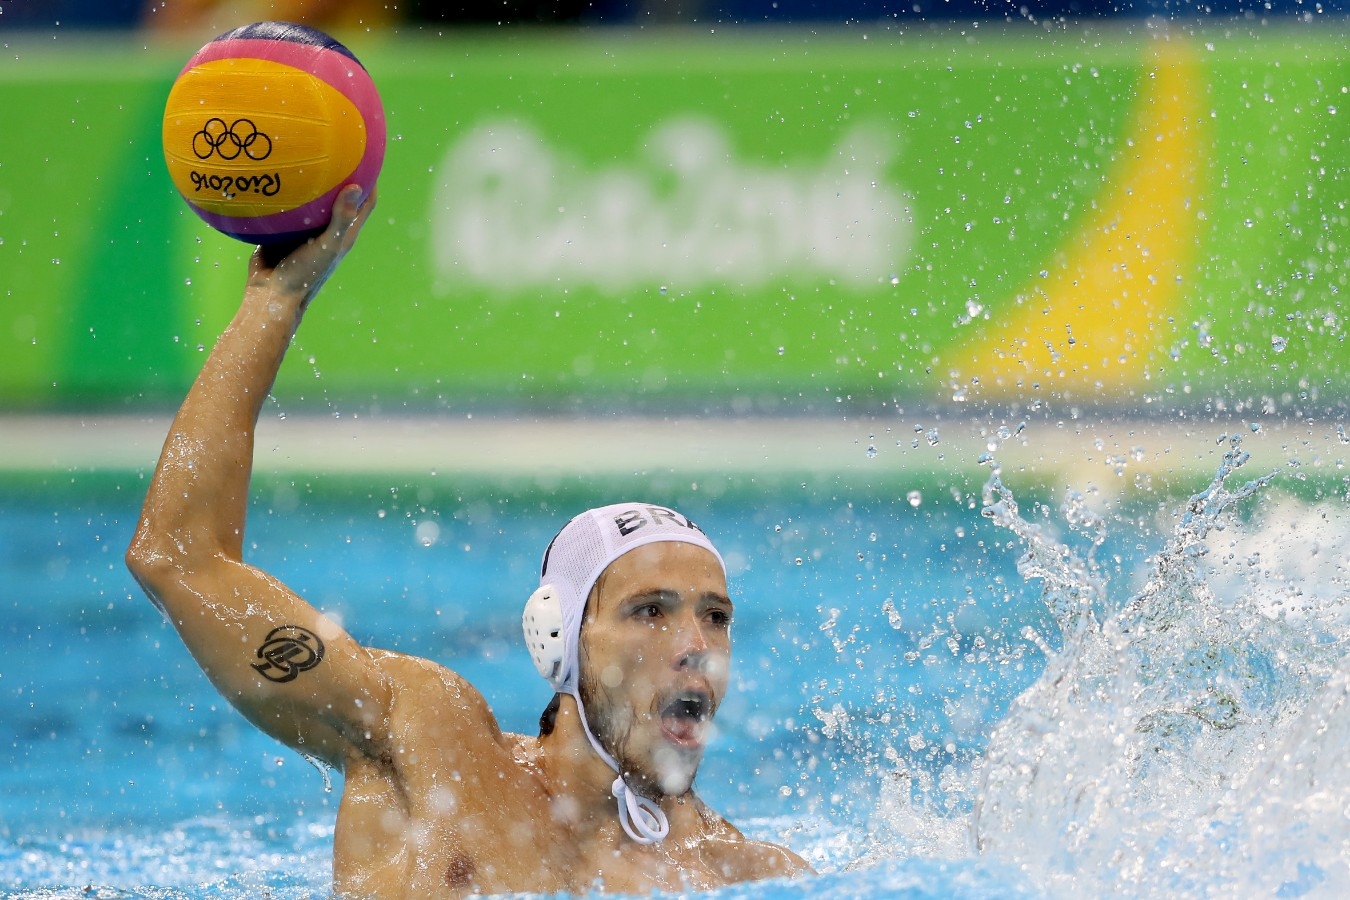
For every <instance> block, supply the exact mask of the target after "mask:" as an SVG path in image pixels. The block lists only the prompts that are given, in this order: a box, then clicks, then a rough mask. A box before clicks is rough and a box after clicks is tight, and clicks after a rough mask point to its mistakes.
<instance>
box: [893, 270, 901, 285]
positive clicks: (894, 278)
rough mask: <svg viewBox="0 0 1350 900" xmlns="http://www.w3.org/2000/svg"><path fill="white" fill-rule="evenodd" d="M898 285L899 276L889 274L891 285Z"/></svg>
mask: <svg viewBox="0 0 1350 900" xmlns="http://www.w3.org/2000/svg"><path fill="white" fill-rule="evenodd" d="M899 283H900V276H899V275H896V274H895V273H891V284H892V285H896V284H899Z"/></svg>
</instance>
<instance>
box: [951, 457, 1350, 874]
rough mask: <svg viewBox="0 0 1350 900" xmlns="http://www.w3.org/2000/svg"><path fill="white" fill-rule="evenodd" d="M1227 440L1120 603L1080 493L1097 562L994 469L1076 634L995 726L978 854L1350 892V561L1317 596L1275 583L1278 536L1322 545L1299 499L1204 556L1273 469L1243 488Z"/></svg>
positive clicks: (1295, 550) (1015, 528)
mask: <svg viewBox="0 0 1350 900" xmlns="http://www.w3.org/2000/svg"><path fill="white" fill-rule="evenodd" d="M1224 442H1225V443H1227V445H1228V446H1227V449H1226V451H1225V453H1224V456H1223V459H1222V461H1221V463H1220V464H1219V467H1218V470H1217V472H1216V474H1215V476H1214V478H1213V480H1212V481H1211V482H1210V484H1209V485H1208V486H1207V487H1206V488H1205V489H1204V490H1202V491H1200V492H1199V493H1197V494H1195V495H1193V496H1192V497H1191V498H1190V499H1189V500H1188V501H1187V502H1186V504H1185V506H1184V507H1183V509H1182V510H1181V511H1180V513H1179V514H1178V515H1177V516H1176V518H1177V522H1176V525H1175V527H1174V529H1173V531H1172V533H1171V535H1170V537H1169V538H1168V540H1167V541H1166V543H1165V545H1164V547H1163V549H1162V550H1161V551H1160V552H1159V553H1158V554H1157V556H1156V557H1154V559H1153V560H1152V563H1151V566H1150V568H1149V570H1148V572H1147V577H1146V578H1145V580H1144V582H1143V586H1142V587H1141V588H1140V589H1139V590H1138V591H1137V592H1136V593H1134V594H1133V596H1130V597H1128V599H1126V600H1125V601H1124V602H1123V603H1115V602H1113V601H1112V597H1111V594H1110V591H1109V590H1108V581H1107V579H1106V578H1105V576H1104V575H1103V574H1102V572H1101V570H1100V568H1099V566H1098V565H1097V563H1096V561H1095V559H1094V558H1093V554H1094V552H1095V550H1096V548H1097V547H1099V546H1100V545H1101V543H1102V540H1103V538H1104V534H1105V529H1104V526H1103V524H1102V523H1101V521H1100V520H1099V519H1097V518H1095V516H1093V515H1091V514H1090V512H1089V511H1088V510H1087V509H1086V506H1085V505H1084V504H1082V502H1081V499H1080V498H1074V497H1072V496H1071V497H1070V500H1069V501H1067V502H1066V504H1065V506H1064V508H1063V510H1062V511H1063V513H1064V517H1065V519H1066V521H1067V522H1068V524H1069V526H1070V528H1072V529H1074V530H1076V531H1080V532H1083V533H1085V534H1086V535H1087V536H1088V541H1089V550H1088V552H1087V553H1086V554H1085V555H1083V556H1080V555H1079V554H1077V553H1075V552H1074V551H1073V550H1071V549H1070V548H1069V547H1068V546H1066V545H1065V544H1063V543H1061V542H1060V541H1058V540H1056V539H1055V538H1054V537H1052V536H1051V535H1049V534H1048V533H1046V531H1045V530H1044V529H1043V528H1042V527H1040V526H1037V525H1034V524H1031V523H1028V522H1027V521H1026V520H1025V519H1023V518H1022V517H1021V515H1020V514H1019V512H1018V509H1017V505H1016V503H1015V501H1014V500H1013V498H1012V495H1011V493H1010V492H1009V491H1008V489H1007V488H1006V487H1005V486H1004V485H1003V483H1002V481H1001V479H1000V476H999V473H998V471H997V470H995V471H994V473H993V475H992V476H991V478H990V479H989V483H988V485H987V487H986V491H985V507H984V510H983V512H984V515H985V516H986V517H988V518H989V519H991V520H992V521H993V522H994V523H996V524H998V525H1000V526H1002V527H1005V528H1007V529H1009V530H1010V531H1011V532H1012V533H1013V534H1014V535H1016V536H1017V537H1018V538H1019V539H1020V540H1021V541H1022V543H1023V544H1024V545H1025V547H1026V552H1025V554H1024V556H1023V557H1022V559H1021V560H1020V561H1019V571H1020V572H1021V574H1022V575H1023V577H1024V578H1029V579H1037V580H1039V582H1040V584H1041V589H1042V599H1043V600H1044V602H1045V604H1046V607H1047V608H1048V609H1049V610H1050V612H1051V613H1052V615H1053V617H1054V620H1055V622H1056V624H1057V626H1058V628H1059V630H1060V635H1058V636H1057V637H1058V639H1059V640H1058V645H1059V649H1058V650H1053V649H1051V650H1049V652H1048V653H1047V663H1046V669H1045V672H1044V674H1043V675H1042V676H1041V678H1040V679H1039V680H1038V681H1037V682H1036V683H1035V684H1034V685H1033V686H1032V687H1031V688H1030V689H1028V690H1027V691H1025V692H1024V693H1023V694H1022V695H1021V696H1020V697H1018V698H1017V700H1016V701H1015V702H1014V704H1013V706H1012V708H1011V710H1010V711H1009V714H1008V715H1007V717H1006V718H1005V719H1004V720H1003V721H1002V722H1001V723H1000V724H999V725H998V726H997V728H995V730H994V731H993V733H992V735H991V738H990V743H989V747H988V750H987V752H986V754H985V756H984V759H983V760H982V762H981V763H980V765H979V767H978V768H979V769H980V772H979V777H980V784H979V787H978V790H977V799H976V803H975V809H974V813H973V817H972V827H973V830H974V835H975V840H976V843H977V846H978V847H979V848H980V850H981V851H983V852H984V853H985V854H987V855H990V856H992V857H993V858H997V859H1000V860H1002V861H1005V862H1008V863H1011V864H1013V865H1016V866H1017V867H1019V868H1020V869H1021V870H1022V871H1024V872H1026V873H1027V874H1028V875H1029V876H1030V877H1031V878H1032V879H1033V880H1034V881H1035V882H1037V883H1038V884H1040V885H1042V886H1043V887H1044V888H1045V889H1047V890H1048V891H1050V892H1052V893H1061V892H1069V891H1072V892H1075V893H1083V892H1086V893H1088V894H1089V895H1100V896H1107V895H1121V894H1130V895H1151V896H1163V895H1170V894H1177V893H1182V894H1187V895H1212V896H1243V895H1247V896H1258V895H1266V896H1270V895H1278V896H1320V895H1327V896H1330V895H1332V894H1334V893H1336V892H1337V891H1339V890H1340V889H1341V888H1343V887H1344V886H1345V885H1346V884H1350V825H1348V823H1347V818H1346V816H1347V812H1350V808H1348V807H1347V803H1346V800H1345V798H1346V797H1347V796H1350V668H1348V667H1347V666H1346V664H1345V663H1344V662H1343V661H1342V659H1343V657H1344V656H1345V646H1346V643H1347V640H1350V628H1348V627H1347V623H1346V616H1345V607H1346V602H1347V594H1346V591H1345V583H1346V582H1345V576H1344V570H1343V563H1342V562H1340V558H1341V556H1343V554H1339V553H1334V552H1333V553H1331V554H1324V556H1325V557H1326V558H1327V564H1328V565H1330V566H1332V567H1333V568H1335V572H1334V573H1332V574H1331V577H1322V578H1320V579H1310V583H1314V584H1323V585H1330V586H1331V589H1330V590H1327V591H1325V592H1323V593H1322V594H1321V595H1319V596H1304V595H1302V594H1301V593H1300V591H1299V590H1298V587H1297V584H1296V583H1294V581H1293V580H1291V579H1289V578H1287V577H1283V576H1280V577H1271V575H1272V573H1273V571H1274V569H1273V568H1271V567H1270V566H1263V565H1262V562H1261V560H1262V551H1261V549H1259V548H1260V547H1262V546H1264V548H1265V550H1266V551H1269V550H1271V549H1273V550H1274V551H1275V554H1276V556H1278V557H1281V558H1283V556H1284V555H1285V554H1290V555H1297V554H1303V555H1307V554H1309V553H1311V554H1312V556H1313V557H1316V556H1317V540H1316V539H1315V537H1314V539H1311V542H1310V537H1309V529H1308V527H1307V526H1308V522H1307V520H1308V516H1307V515H1306V508H1301V509H1302V510H1303V511H1302V514H1301V515H1300V514H1295V515H1294V516H1293V518H1292V519H1291V520H1289V521H1284V522H1281V521H1280V518H1281V515H1283V514H1281V513H1278V512H1277V513H1275V514H1273V515H1272V516H1271V517H1270V518H1271V519H1272V520H1274V522H1275V524H1274V525H1268V527H1267V528H1266V529H1265V530H1264V531H1259V532H1257V533H1256V534H1254V535H1247V536H1239V537H1237V538H1234V539H1233V540H1232V541H1231V542H1230V543H1229V546H1228V548H1227V549H1228V551H1229V552H1227V553H1226V554H1222V555H1220V559H1219V560H1218V561H1217V562H1214V561H1212V560H1207V557H1209V556H1210V555H1211V553H1212V550H1213V545H1214V544H1215V543H1216V541H1217V538H1218V536H1219V534H1220V533H1221V532H1223V531H1224V530H1225V529H1226V528H1227V527H1228V526H1229V525H1230V524H1232V523H1233V522H1234V521H1236V520H1237V518H1238V513H1239V505H1240V504H1242V502H1243V501H1245V500H1248V499H1249V498H1252V497H1253V496H1255V495H1257V494H1258V493H1259V492H1261V491H1262V490H1263V489H1264V488H1265V487H1266V486H1267V485H1268V484H1269V483H1270V481H1271V480H1272V479H1273V477H1274V475H1273V474H1272V475H1265V476H1261V477H1258V478H1255V479H1253V480H1250V481H1247V482H1245V483H1242V484H1240V485H1238V486H1235V482H1237V480H1238V479H1237V478H1236V473H1237V472H1238V470H1239V469H1241V467H1242V466H1243V465H1245V464H1246V463H1247V462H1248V459H1249V456H1248V454H1247V453H1246V452H1245V451H1244V450H1243V449H1242V447H1241V442H1240V439H1239V438H1238V437H1237V436H1227V435H1226V436H1225V437H1224ZM1285 518H1286V519H1289V517H1288V516H1285ZM1294 520H1299V521H1301V523H1302V525H1303V526H1304V527H1303V528H1302V530H1301V531H1300V529H1299V528H1298V527H1290V525H1291V522H1292V521H1294ZM1341 537H1343V536H1341ZM1330 543H1331V544H1332V546H1335V545H1336V544H1337V541H1336V540H1335V539H1334V538H1333V539H1332V541H1331V542H1330ZM1253 547H1257V548H1258V549H1255V550H1254V549H1253ZM1332 559H1334V560H1335V561H1332ZM1225 569H1226V570H1227V571H1225ZM1047 643H1048V644H1054V643H1056V641H1054V640H1051V641H1048V642H1047Z"/></svg>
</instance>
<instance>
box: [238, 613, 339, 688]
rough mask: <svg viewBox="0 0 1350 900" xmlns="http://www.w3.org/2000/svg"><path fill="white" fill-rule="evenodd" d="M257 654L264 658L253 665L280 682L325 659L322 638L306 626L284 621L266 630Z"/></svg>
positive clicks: (264, 674) (289, 679)
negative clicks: (265, 635)
mask: <svg viewBox="0 0 1350 900" xmlns="http://www.w3.org/2000/svg"><path fill="white" fill-rule="evenodd" d="M257 657H258V659H260V660H262V662H256V663H251V665H252V666H253V668H254V669H255V670H256V671H257V673H258V674H259V675H261V676H262V677H264V678H266V679H267V680H268V681H275V682H277V683H278V684H281V683H284V682H287V681H294V680H295V677H296V676H297V675H299V674H300V673H301V672H305V671H307V670H309V669H312V668H314V667H315V666H317V665H318V664H319V663H321V662H323V641H321V640H319V636H318V635H317V634H315V633H314V632H312V631H310V630H309V629H307V628H301V627H300V626H299V625H282V626H281V627H280V628H273V629H272V630H271V631H269V632H268V633H267V637H266V638H264V639H263V642H262V646H261V647H259V648H258V653H257Z"/></svg>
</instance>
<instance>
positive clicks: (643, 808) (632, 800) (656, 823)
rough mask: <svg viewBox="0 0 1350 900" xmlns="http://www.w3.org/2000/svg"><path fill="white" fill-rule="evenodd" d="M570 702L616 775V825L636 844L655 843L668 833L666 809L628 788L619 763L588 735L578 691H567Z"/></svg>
mask: <svg viewBox="0 0 1350 900" xmlns="http://www.w3.org/2000/svg"><path fill="white" fill-rule="evenodd" d="M568 693H569V694H571V695H572V699H574V700H576V701H577V713H578V714H579V715H580V716H581V730H582V731H583V732H585V733H586V739H587V740H588V741H590V742H591V747H592V748H593V749H594V750H595V752H596V753H597V754H599V756H600V758H601V759H603V760H604V761H605V763H606V764H607V765H608V766H609V767H610V768H611V769H613V770H614V772H615V773H616V774H617V775H618V776H619V777H617V778H615V779H614V784H612V785H610V788H609V792H610V793H611V794H612V795H613V796H614V799H615V800H617V801H618V803H619V824H620V825H622V826H623V830H624V831H625V832H627V834H628V836H629V837H630V838H632V839H633V840H635V841H637V842H638V843H639V844H654V843H656V842H657V841H659V840H661V839H662V838H664V837H665V836H666V835H667V834H669V833H670V820H669V819H668V818H666V813H665V810H663V809H662V808H661V807H660V805H658V804H657V803H656V801H654V800H650V799H648V798H646V797H643V796H642V795H641V794H639V793H637V792H636V791H634V790H633V789H632V788H630V787H629V786H628V782H626V781H624V780H623V773H622V772H620V771H619V764H618V763H617V762H616V761H615V760H614V757H612V756H610V755H609V752H608V751H607V750H605V748H604V747H602V746H600V741H599V739H597V738H596V736H595V735H594V734H593V733H592V732H591V725H590V723H589V722H587V721H586V707H585V705H584V704H583V703H582V702H581V695H580V692H579V691H568Z"/></svg>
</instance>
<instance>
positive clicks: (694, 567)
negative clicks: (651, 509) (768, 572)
mask: <svg viewBox="0 0 1350 900" xmlns="http://www.w3.org/2000/svg"><path fill="white" fill-rule="evenodd" d="M731 614H732V604H731V600H730V599H728V597H727V583H726V577H725V576H724V575H723V574H722V567H721V565H719V564H718V562H717V558H716V557H715V556H714V555H713V554H712V553H709V552H708V551H707V550H705V549H704V548H702V547H698V546H695V545H693V544H683V543H673V542H660V543H655V544H648V545H646V546H644V547H639V548H637V549H635V550H630V551H629V552H628V553H625V554H624V555H623V556H621V557H619V558H618V559H617V560H615V561H614V562H613V563H611V564H610V566H609V568H607V569H606V570H605V572H604V574H603V575H601V576H600V580H599V581H597V582H596V588H595V591H594V592H593V593H592V595H591V599H590V602H589V603H588V604H587V607H586V620H585V623H584V625H583V627H582V640H581V654H580V655H581V695H582V702H583V703H584V704H585V706H586V717H587V719H588V720H589V722H590V724H591V728H592V729H594V731H595V735H596V737H597V738H599V740H600V743H601V745H602V746H604V747H605V748H606V749H607V750H608V751H609V752H610V754H612V755H613V756H614V758H615V759H616V760H617V761H618V763H619V767H620V768H621V769H622V770H623V774H624V775H625V776H626V777H627V778H628V779H629V781H630V783H632V784H633V787H635V788H637V789H638V790H639V792H641V793H643V794H646V795H648V796H653V797H658V796H678V795H680V794H683V793H685V792H686V791H688V790H689V788H690V787H691V786H692V784H693V781H694V773H695V772H696V771H697V770H698V765H699V762H700V761H701V760H702V758H703V751H704V749H705V748H706V746H707V742H708V739H709V737H710V733H709V732H710V731H711V725H712V718H713V715H714V713H716V712H717V707H718V704H720V703H721V702H722V697H723V696H724V695H725V694H726V689H727V678H728V669H729V666H730V661H731Z"/></svg>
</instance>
